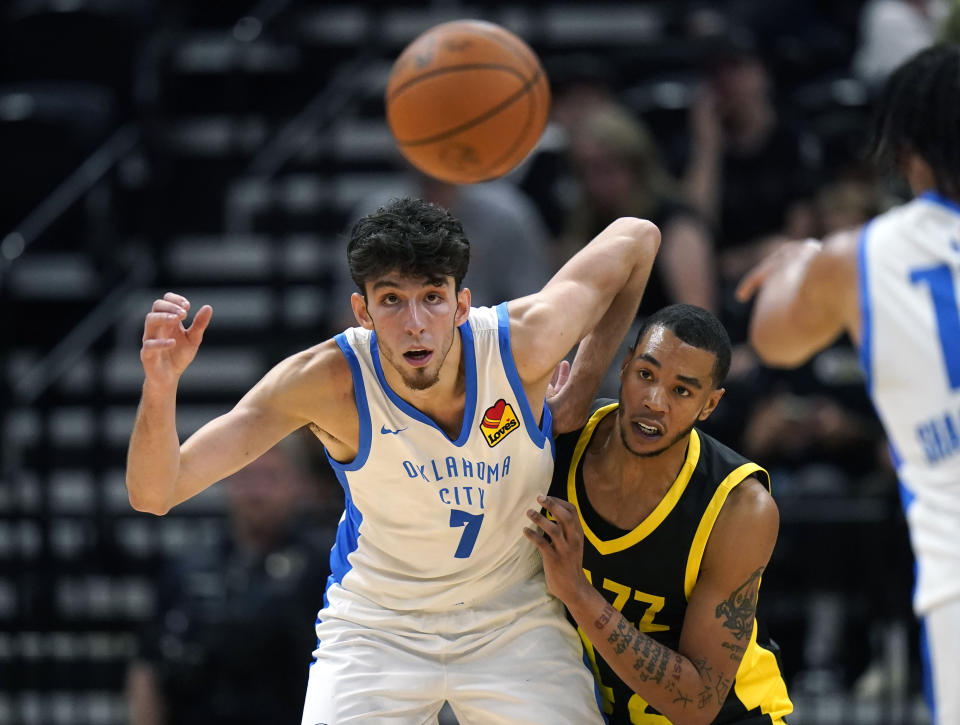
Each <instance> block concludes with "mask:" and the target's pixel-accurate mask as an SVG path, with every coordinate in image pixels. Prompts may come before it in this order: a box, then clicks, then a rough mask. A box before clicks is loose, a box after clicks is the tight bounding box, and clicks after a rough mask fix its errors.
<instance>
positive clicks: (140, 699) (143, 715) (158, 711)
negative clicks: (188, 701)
mask: <svg viewBox="0 0 960 725" xmlns="http://www.w3.org/2000/svg"><path fill="white" fill-rule="evenodd" d="M126 700H127V715H128V717H129V720H130V723H131V724H132V725H164V723H165V722H166V717H165V714H164V705H163V695H162V694H161V692H160V687H159V685H158V683H157V674H156V671H155V670H154V667H153V665H151V664H148V663H146V662H143V661H139V660H137V661H134V662H133V663H131V665H130V669H129V670H128V671H127V682H126Z"/></svg>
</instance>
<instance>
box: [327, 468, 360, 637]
mask: <svg viewBox="0 0 960 725" xmlns="http://www.w3.org/2000/svg"><path fill="white" fill-rule="evenodd" d="M327 458H328V459H329V456H327ZM336 474H337V480H338V481H340V486H341V487H342V488H343V494H344V512H343V517H342V518H341V519H340V523H339V524H338V525H337V535H336V538H335V539H334V543H333V548H332V549H331V550H330V576H329V577H327V586H326V589H324V592H323V606H324V607H327V606H328V604H329V602H328V601H327V592H328V591H329V590H330V587H331V586H333V585H334V584H340V583H341V582H342V581H343V577H344V576H346V574H347V572H349V571H350V570H351V569H352V568H353V565H352V564H351V563H350V561H349V558H348V557H349V556H350V554H352V553H353V552H355V551H356V550H357V545H358V542H359V539H360V524H361V523H362V522H363V514H361V513H360V511H359V509H357V507H356V506H355V505H354V503H353V496H351V495H350V483H349V482H348V481H347V474H346V471H344V470H342V469H338V470H336ZM317 621H318V622H319V621H320V620H319V618H318V619H317Z"/></svg>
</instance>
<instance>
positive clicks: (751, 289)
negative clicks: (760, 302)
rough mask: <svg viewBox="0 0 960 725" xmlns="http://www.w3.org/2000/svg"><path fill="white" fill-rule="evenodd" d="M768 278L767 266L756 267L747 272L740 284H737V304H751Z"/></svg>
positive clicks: (735, 292) (735, 293)
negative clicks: (751, 300)
mask: <svg viewBox="0 0 960 725" xmlns="http://www.w3.org/2000/svg"><path fill="white" fill-rule="evenodd" d="M766 278H767V270H766V265H765V264H761V265H760V266H758V267H754V268H753V269H751V270H750V271H749V272H747V273H746V275H744V277H743V279H741V280H740V282H739V284H737V289H736V290H735V291H734V296H735V297H736V298H737V302H749V301H750V299H751V298H752V297H753V296H754V295H755V294H756V293H757V290H758V289H760V287H761V286H762V285H763V283H764V281H765V280H766Z"/></svg>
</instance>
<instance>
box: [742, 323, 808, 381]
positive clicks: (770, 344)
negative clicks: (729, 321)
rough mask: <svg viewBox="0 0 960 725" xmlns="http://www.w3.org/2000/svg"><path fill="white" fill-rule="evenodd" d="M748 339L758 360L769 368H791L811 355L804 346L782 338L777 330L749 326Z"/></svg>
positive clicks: (801, 363)
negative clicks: (769, 330)
mask: <svg viewBox="0 0 960 725" xmlns="http://www.w3.org/2000/svg"><path fill="white" fill-rule="evenodd" d="M748 340H749V342H750V347H751V348H753V351H754V352H755V353H756V355H757V357H758V358H759V359H760V362H762V363H763V364H764V365H766V366H767V367H769V368H778V369H781V370H791V369H793V368H798V367H800V366H801V365H803V364H804V363H806V362H807V361H808V360H809V359H810V358H811V356H812V354H811V352H810V351H809V350H807V349H806V348H804V347H799V346H797V345H796V344H792V343H791V341H790V340H784V339H783V336H782V335H780V334H777V331H771V332H768V331H766V330H763V329H761V328H758V327H756V326H751V328H750V333H749V337H748Z"/></svg>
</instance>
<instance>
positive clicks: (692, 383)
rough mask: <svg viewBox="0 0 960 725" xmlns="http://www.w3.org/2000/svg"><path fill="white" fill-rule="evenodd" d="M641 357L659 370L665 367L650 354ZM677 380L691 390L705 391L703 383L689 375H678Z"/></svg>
mask: <svg viewBox="0 0 960 725" xmlns="http://www.w3.org/2000/svg"><path fill="white" fill-rule="evenodd" d="M639 357H640V359H641V360H646V361H647V362H648V363H650V364H651V365H653V366H655V367H657V368H662V367H663V365H661V364H660V361H659V360H657V358H655V357H654V356H653V355H651V354H650V353H647V352H642V353H640V355H639ZM677 380H679V381H680V382H682V383H686V384H687V385H689V386H690V387H691V388H696V389H697V390H703V383H701V382H700V380H699V379H698V378H692V377H690V376H689V375H677Z"/></svg>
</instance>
